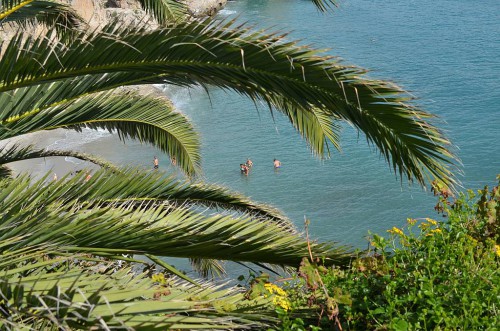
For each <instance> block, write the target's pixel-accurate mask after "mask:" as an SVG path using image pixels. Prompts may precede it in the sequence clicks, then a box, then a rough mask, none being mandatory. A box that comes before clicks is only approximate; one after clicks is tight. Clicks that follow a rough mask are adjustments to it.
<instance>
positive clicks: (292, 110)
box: [0, 0, 456, 329]
mask: <svg viewBox="0 0 500 331" xmlns="http://www.w3.org/2000/svg"><path fill="white" fill-rule="evenodd" d="M313 2H314V3H315V4H316V5H317V6H318V8H320V9H321V10H326V9H328V8H329V6H330V5H331V4H334V2H333V1H327V0H324V1H321V0H315V1H313ZM140 3H141V4H142V5H143V7H144V8H145V9H146V10H147V11H149V12H150V13H151V14H152V15H154V16H155V17H156V18H157V20H158V22H159V24H160V25H159V27H158V28H154V29H153V28H151V26H149V25H146V24H138V25H126V24H124V23H120V22H118V21H116V22H112V23H111V24H109V25H107V26H105V27H104V28H103V29H102V30H95V31H87V30H88V29H87V28H86V26H85V23H84V22H81V20H80V19H79V17H78V15H76V14H74V13H73V12H72V10H71V9H70V8H69V7H68V6H66V5H62V4H60V3H57V2H53V1H37V0H30V1H25V0H14V1H11V0H2V6H1V8H0V20H1V22H2V27H4V28H5V27H7V25H9V27H11V28H14V29H16V30H15V33H14V35H13V36H12V38H11V39H10V40H2V44H1V48H0V54H1V59H0V69H1V70H0V106H1V107H0V124H1V125H0V139H1V140H2V141H3V143H6V144H4V145H3V146H2V147H1V149H0V170H1V171H0V172H1V175H2V179H0V187H1V191H0V201H1V202H0V214H1V216H2V217H1V220H0V252H1V257H0V265H1V269H0V270H2V271H1V274H0V290H1V294H2V297H1V299H0V306H1V312H0V323H2V327H3V328H5V329H42V328H44V329H79V328H82V329H88V328H112V327H116V328H125V327H127V328H136V329H165V328H173V329H195V328H217V329H234V328H238V327H256V328H263V327H264V326H265V325H275V324H276V323H278V322H279V319H278V317H279V316H281V315H276V313H275V309H274V308H275V302H278V303H281V306H285V305H286V304H285V302H286V300H284V299H283V298H281V299H277V296H279V295H280V293H281V292H280V291H279V290H277V289H276V288H273V287H270V285H266V284H267V282H264V283H263V284H262V286H263V287H264V289H266V288H268V289H267V290H268V291H271V292H272V294H273V295H274V296H262V295H259V294H256V293H255V292H254V293H253V294H251V293H246V294H245V293H242V292H241V291H240V290H238V289H236V288H228V287H227V286H222V287H218V286H215V285H213V284H210V283H205V282H203V281H199V280H197V281H194V280H192V279H190V278H189V277H187V276H186V275H183V274H182V273H180V272H179V271H177V270H175V269H174V268H173V267H172V266H170V265H168V264H167V263H165V262H164V261H163V260H162V259H160V258H159V257H163V256H175V257H187V258H191V259H192V261H193V263H194V264H196V265H198V266H199V267H200V269H203V270H205V271H207V270H217V269H220V268H219V265H218V263H217V260H219V259H225V260H233V261H237V262H240V263H246V262H253V263H257V264H259V265H260V266H262V267H265V268H269V266H268V264H270V265H274V266H298V264H299V263H300V261H301V259H302V257H303V256H306V255H307V254H313V255H314V256H320V257H321V258H322V259H323V261H324V262H325V263H326V264H327V265H332V264H335V265H338V266H346V265H347V264H348V261H349V260H350V258H351V256H352V254H351V253H350V252H349V251H348V250H346V249H345V248H343V247H339V246H332V245H329V244H311V243H309V242H308V241H307V240H306V239H305V238H303V237H302V236H301V235H300V234H298V233H297V231H296V230H295V229H294V227H293V225H292V224H291V222H290V221H289V220H288V219H286V217H284V216H283V215H282V214H281V213H280V212H279V211H277V210H275V209H274V208H272V207H270V206H267V205H262V204H257V203H254V202H252V201H250V200H248V199H247V198H245V197H242V196H240V195H238V194H235V193H233V192H229V191H228V190H226V189H224V188H220V187H214V186H211V185H207V184H204V183H200V182H197V181H194V179H196V175H197V174H198V173H199V172H200V153H199V141H198V135H197V133H196V132H195V130H194V129H193V127H192V126H191V124H190V123H189V121H188V120H187V119H186V118H185V117H184V116H182V115H181V114H179V113H177V112H175V110H174V109H172V105H171V103H170V102H169V101H168V100H166V99H165V98H162V97H157V96H154V95H140V94H139V93H137V92H134V91H133V90H126V89H120V88H119V87H124V86H131V85H143V84H157V83H158V84H175V85H180V86H195V85H196V86H203V87H205V88H208V87H209V86H214V87H220V88H227V89H232V90H234V91H237V92H239V93H241V94H243V95H246V96H248V97H250V98H252V99H253V100H262V101H264V102H266V103H267V104H268V105H269V108H270V109H272V110H278V111H281V112H282V113H283V114H285V116H287V117H288V118H289V120H290V122H291V124H292V125H293V126H294V127H295V128H296V129H297V131H298V132H299V133H300V134H301V135H302V136H303V137H304V139H305V140H306V141H307V142H308V143H309V145H310V147H311V149H312V150H313V152H314V153H315V154H317V155H318V156H320V157H325V156H328V155H329V148H330V147H329V146H334V147H335V148H339V144H338V139H339V125H338V123H339V121H347V122H349V123H351V124H352V125H353V126H354V127H356V128H357V129H359V130H360V131H362V132H363V133H364V134H365V135H366V137H367V140H368V142H369V143H371V144H373V145H374V146H376V147H377V148H378V150H379V151H380V153H381V154H382V155H383V156H384V158H385V159H386V160H387V162H388V163H389V164H390V166H391V168H392V169H393V170H394V171H395V172H396V173H398V174H399V176H400V177H401V179H402V180H403V179H406V180H408V181H410V182H412V181H416V182H418V183H419V184H421V185H425V184H426V183H428V182H429V181H430V180H432V179H435V178H436V179H438V180H440V181H441V182H442V183H444V184H445V185H448V186H450V187H452V186H453V185H454V184H455V182H456V180H455V178H454V176H453V173H452V169H453V164H454V156H453V154H452V153H451V152H450V143H449V141H448V140H447V139H446V138H445V137H444V136H443V134H442V133H441V132H440V130H439V129H438V128H437V127H435V126H434V125H433V124H432V123H431V121H432V118H433V116H432V115H431V114H429V113H426V112H425V111H422V110H420V109H418V108H417V107H415V106H414V105H412V103H411V97H409V96H408V95H407V94H406V93H405V92H404V91H402V90H401V89H400V88H399V87H397V86H395V85H393V84H389V83H387V82H383V81H378V80H370V79H368V78H367V77H365V71H364V70H363V69H360V68H356V67H351V66H345V65H343V64H341V63H339V62H338V61H337V60H335V59H334V58H331V57H328V56H322V55H320V54H319V52H318V51H316V50H313V49H310V48H308V47H304V46H300V45H297V44H296V43H295V42H293V41H288V40H286V39H285V36H284V35H277V34H273V33H267V32H265V31H260V32H256V31H252V30H249V29H248V28H247V27H245V26H238V27H235V26H234V22H222V23H215V22H213V21H211V20H209V19H207V20H205V21H190V20H185V19H183V15H184V13H185V10H184V8H183V6H182V5H181V4H179V3H178V2H176V1H171V0H170V1H168V0H167V1H140ZM40 23H41V24H44V28H43V29H39V32H38V34H30V33H29V32H28V31H29V30H30V29H26V27H29V26H33V25H36V24H40ZM270 64H272V65H270ZM84 128H90V129H107V130H109V131H111V132H114V133H117V134H118V136H119V137H120V138H121V139H122V140H124V141H125V140H127V139H137V140H139V141H141V142H144V143H149V144H152V145H154V146H156V147H158V148H159V149H161V150H162V151H163V152H165V153H166V154H168V155H169V156H171V157H172V158H174V157H175V159H176V161H177V162H176V163H177V165H178V166H179V167H180V169H182V170H183V171H184V172H185V173H186V174H187V175H188V176H190V179H191V180H178V179H175V178H173V177H168V176H167V175H165V174H162V173H159V172H146V173H144V172H141V173H140V174H138V173H137V170H136V169H121V168H116V167H113V166H112V165H110V164H108V163H106V162H104V161H100V159H99V158H97V157H95V156H88V155H85V154H80V153H75V152H74V151H52V150H48V149H43V150H38V149H35V148H34V147H32V146H25V145H21V144H12V143H10V139H12V138H16V137H20V136H23V135H26V134H30V133H34V132H39V131H44V130H54V129H67V130H77V131H81V130H83V129H84ZM50 156H72V157H78V158H81V159H85V160H89V161H92V162H95V163H97V164H99V165H102V166H103V167H104V168H103V169H102V170H100V171H99V172H98V173H96V174H95V175H94V176H93V177H92V179H91V180H88V181H85V180H84V174H83V173H82V174H80V175H77V176H74V177H71V176H69V175H68V176H65V177H64V178H62V179H59V180H57V181H48V180H46V178H43V179H42V180H39V181H36V182H33V181H32V180H31V179H30V178H29V177H27V176H26V175H22V176H20V177H17V178H11V174H10V169H9V168H8V164H9V163H11V162H14V161H18V160H25V159H32V158H37V157H50ZM137 255H143V256H146V257H148V258H149V260H148V261H147V262H146V263H145V262H144V261H138V260H136V259H135V258H134V256H137ZM139 266H140V267H139ZM207 266H208V267H207ZM172 273H173V274H175V275H177V277H173V278H172V277H171V276H170V275H171V274H172ZM282 308H283V307H282ZM311 312H312V311H311V309H305V310H304V311H303V313H304V314H305V315H306V316H307V315H308V314H311Z"/></svg>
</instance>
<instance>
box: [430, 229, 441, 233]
mask: <svg viewBox="0 0 500 331" xmlns="http://www.w3.org/2000/svg"><path fill="white" fill-rule="evenodd" d="M431 232H432V233H442V232H443V231H441V229H440V228H437V229H434V230H431Z"/></svg>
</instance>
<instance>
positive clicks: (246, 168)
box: [240, 163, 250, 176]
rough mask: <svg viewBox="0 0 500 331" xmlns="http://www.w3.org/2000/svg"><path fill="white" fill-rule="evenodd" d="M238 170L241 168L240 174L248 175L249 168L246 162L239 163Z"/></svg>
mask: <svg viewBox="0 0 500 331" xmlns="http://www.w3.org/2000/svg"><path fill="white" fill-rule="evenodd" d="M240 170H241V173H242V174H244V175H246V176H248V171H249V170H250V168H248V167H247V165H246V164H244V163H241V164H240Z"/></svg>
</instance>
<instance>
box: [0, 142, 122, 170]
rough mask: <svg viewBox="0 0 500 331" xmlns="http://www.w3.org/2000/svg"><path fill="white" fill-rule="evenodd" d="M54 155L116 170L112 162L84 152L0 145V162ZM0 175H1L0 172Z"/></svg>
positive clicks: (2, 163) (6, 162)
mask: <svg viewBox="0 0 500 331" xmlns="http://www.w3.org/2000/svg"><path fill="white" fill-rule="evenodd" d="M54 156H64V157H74V158H77V159H79V160H83V161H89V162H91V163H93V164H95V165H98V166H101V167H104V168H108V169H111V170H113V171H118V167H116V166H115V165H114V164H112V163H110V162H107V161H105V160H102V159H100V158H99V157H97V156H93V155H90V154H86V153H80V152H74V151H64V150H45V149H37V148H35V147H34V146H32V145H29V146H20V145H17V144H15V145H12V146H4V147H0V164H1V165H4V164H8V163H11V162H16V161H24V160H30V159H38V158H45V157H54ZM0 176H2V175H1V174H0Z"/></svg>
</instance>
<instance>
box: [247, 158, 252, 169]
mask: <svg viewBox="0 0 500 331" xmlns="http://www.w3.org/2000/svg"><path fill="white" fill-rule="evenodd" d="M246 165H247V167H249V168H251V167H253V162H252V160H250V158H247V163H246Z"/></svg>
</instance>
